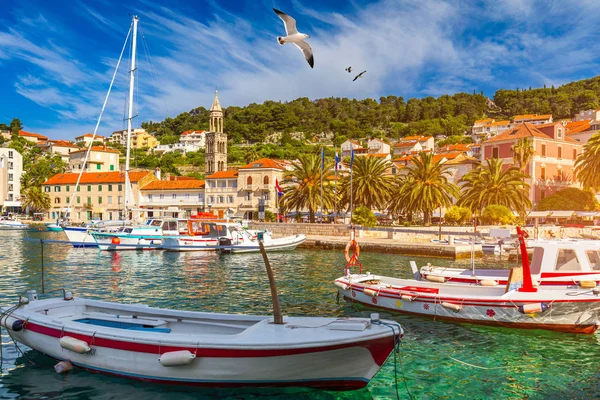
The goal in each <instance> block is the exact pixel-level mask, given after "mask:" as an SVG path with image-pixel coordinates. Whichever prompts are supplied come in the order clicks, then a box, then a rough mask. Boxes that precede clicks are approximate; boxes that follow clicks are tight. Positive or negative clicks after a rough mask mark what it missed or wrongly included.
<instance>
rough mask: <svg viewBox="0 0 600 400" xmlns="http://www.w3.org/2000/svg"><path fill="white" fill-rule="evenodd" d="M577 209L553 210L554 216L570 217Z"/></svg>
mask: <svg viewBox="0 0 600 400" xmlns="http://www.w3.org/2000/svg"><path fill="white" fill-rule="evenodd" d="M574 213H575V211H552V215H550V217H552V218H570V217H572V216H573V214H574Z"/></svg>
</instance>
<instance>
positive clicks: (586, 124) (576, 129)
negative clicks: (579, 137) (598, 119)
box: [565, 120, 592, 135]
mask: <svg viewBox="0 0 600 400" xmlns="http://www.w3.org/2000/svg"><path fill="white" fill-rule="evenodd" d="M591 122H592V121H591V120H587V121H573V122H567V125H565V128H566V129H567V135H574V134H576V133H580V132H583V131H587V130H588V129H590V126H591Z"/></svg>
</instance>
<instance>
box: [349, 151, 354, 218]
mask: <svg viewBox="0 0 600 400" xmlns="http://www.w3.org/2000/svg"><path fill="white" fill-rule="evenodd" d="M352 164H354V149H352V153H351V155H350V224H352V217H353V213H354V208H353V204H352V203H353V201H354V191H353V190H352V174H353V172H354V168H353V165H352Z"/></svg>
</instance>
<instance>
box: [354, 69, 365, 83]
mask: <svg viewBox="0 0 600 400" xmlns="http://www.w3.org/2000/svg"><path fill="white" fill-rule="evenodd" d="M365 72H367V71H366V70H364V71H363V72H361V73H360V74H358V75H356V76H355V77H354V79H352V82H354V81H355V80H357V79H358V78H362V77H363V74H364V73H365Z"/></svg>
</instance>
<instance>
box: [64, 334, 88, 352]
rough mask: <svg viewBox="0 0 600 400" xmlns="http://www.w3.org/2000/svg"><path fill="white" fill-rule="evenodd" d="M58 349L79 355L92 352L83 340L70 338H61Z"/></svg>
mask: <svg viewBox="0 0 600 400" xmlns="http://www.w3.org/2000/svg"><path fill="white" fill-rule="evenodd" d="M60 347H62V348H63V349H67V350H71V351H74V352H75V353H79V354H86V353H89V352H90V351H92V348H91V347H90V346H89V345H88V344H87V342H84V341H83V340H79V339H75V338H74V337H71V336H63V337H61V338H60Z"/></svg>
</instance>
